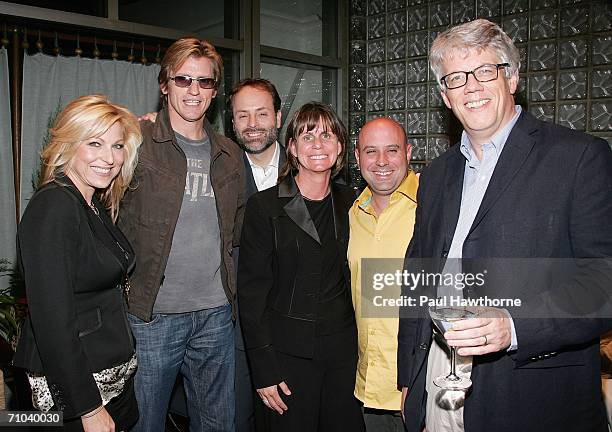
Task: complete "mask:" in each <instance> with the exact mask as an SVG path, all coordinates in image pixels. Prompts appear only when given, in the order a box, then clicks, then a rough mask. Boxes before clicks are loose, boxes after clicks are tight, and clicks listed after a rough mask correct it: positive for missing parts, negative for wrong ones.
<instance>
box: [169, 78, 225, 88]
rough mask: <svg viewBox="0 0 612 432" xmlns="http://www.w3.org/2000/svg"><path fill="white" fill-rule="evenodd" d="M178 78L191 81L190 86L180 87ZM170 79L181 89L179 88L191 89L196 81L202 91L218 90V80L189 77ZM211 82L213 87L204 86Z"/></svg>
mask: <svg viewBox="0 0 612 432" xmlns="http://www.w3.org/2000/svg"><path fill="white" fill-rule="evenodd" d="M176 78H184V79H186V80H188V81H189V84H187V85H186V86H180V85H178V84H177V83H176ZM168 79H171V80H172V81H174V84H175V85H176V86H177V87H179V88H189V87H191V84H193V82H194V81H197V83H198V86H199V87H200V88H201V89H202V90H211V89H215V88H217V80H216V78H212V77H200V78H194V77H192V76H189V75H175V76H173V77H170V78H168ZM210 80H212V82H213V84H212V87H205V86H204V82H210Z"/></svg>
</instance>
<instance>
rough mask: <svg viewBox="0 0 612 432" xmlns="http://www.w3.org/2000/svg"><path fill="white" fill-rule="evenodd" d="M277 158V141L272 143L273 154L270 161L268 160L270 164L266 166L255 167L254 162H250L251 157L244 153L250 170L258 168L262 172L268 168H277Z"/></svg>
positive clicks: (278, 154)
mask: <svg viewBox="0 0 612 432" xmlns="http://www.w3.org/2000/svg"><path fill="white" fill-rule="evenodd" d="M279 156H280V145H279V144H278V141H274V154H273V155H272V159H270V162H268V165H266V166H261V165H257V164H256V163H255V162H253V161H252V160H251V156H250V155H249V154H248V153H246V157H247V159H248V161H249V165H251V168H259V169H263V170H264V171H267V170H269V169H270V168H278V160H279Z"/></svg>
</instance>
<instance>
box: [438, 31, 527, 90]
mask: <svg viewBox="0 0 612 432" xmlns="http://www.w3.org/2000/svg"><path fill="white" fill-rule="evenodd" d="M471 50H474V51H476V52H481V51H484V50H491V51H493V52H494V53H495V55H497V57H498V58H499V61H500V62H501V63H508V64H509V65H510V66H508V67H507V68H505V70H506V78H510V77H511V76H512V75H517V76H518V71H519V68H520V66H521V57H520V54H519V51H518V48H517V47H516V46H515V45H514V42H512V39H510V37H509V36H508V35H507V34H506V33H504V31H503V30H502V29H501V28H500V27H499V26H498V25H497V24H495V23H493V22H491V21H488V20H485V19H477V20H474V21H470V22H467V23H465V24H461V25H458V26H455V27H451V28H450V29H448V30H446V31H444V32H442V33H440V34H439V35H438V36H437V37H436V39H435V40H434V41H433V44H432V45H431V50H430V52H429V65H430V67H431V70H432V71H433V73H434V75H435V76H436V81H437V82H438V84H439V85H440V88H441V89H442V90H443V91H444V90H445V87H444V86H443V85H442V84H441V83H440V78H442V74H443V72H442V65H443V62H444V61H445V60H448V58H449V57H451V55H452V54H453V51H461V52H463V53H464V55H467V54H468V52H469V51H471Z"/></svg>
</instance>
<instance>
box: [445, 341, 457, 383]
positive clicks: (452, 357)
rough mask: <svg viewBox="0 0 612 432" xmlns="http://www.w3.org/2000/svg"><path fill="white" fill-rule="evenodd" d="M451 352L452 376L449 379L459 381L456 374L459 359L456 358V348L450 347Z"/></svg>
mask: <svg viewBox="0 0 612 432" xmlns="http://www.w3.org/2000/svg"><path fill="white" fill-rule="evenodd" d="M450 350H451V371H450V375H449V376H448V378H450V379H458V378H459V377H458V376H457V374H456V373H455V366H456V363H457V357H456V355H457V354H456V353H455V351H456V348H455V347H450Z"/></svg>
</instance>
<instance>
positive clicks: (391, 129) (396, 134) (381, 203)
mask: <svg viewBox="0 0 612 432" xmlns="http://www.w3.org/2000/svg"><path fill="white" fill-rule="evenodd" d="M411 153H412V149H411V147H410V145H409V144H408V143H407V141H406V132H405V131H404V128H403V127H402V126H401V125H400V124H399V123H398V122H396V121H395V120H392V119H390V118H386V117H380V118H377V119H374V120H370V121H369V122H367V123H366V124H365V125H364V126H363V127H362V128H361V131H360V132H359V140H358V141H357V147H356V148H355V158H356V159H357V162H358V164H359V169H360V170H361V175H362V176H363V178H364V179H365V181H366V182H367V183H368V187H369V188H370V191H371V192H372V197H373V198H374V200H375V201H378V207H379V209H384V208H385V207H386V205H387V204H388V202H389V198H390V196H391V194H392V193H393V192H395V190H396V189H397V188H398V187H399V186H400V185H401V184H402V181H404V179H405V178H406V176H407V175H408V164H409V162H410V155H411Z"/></svg>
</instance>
